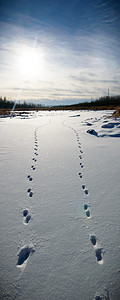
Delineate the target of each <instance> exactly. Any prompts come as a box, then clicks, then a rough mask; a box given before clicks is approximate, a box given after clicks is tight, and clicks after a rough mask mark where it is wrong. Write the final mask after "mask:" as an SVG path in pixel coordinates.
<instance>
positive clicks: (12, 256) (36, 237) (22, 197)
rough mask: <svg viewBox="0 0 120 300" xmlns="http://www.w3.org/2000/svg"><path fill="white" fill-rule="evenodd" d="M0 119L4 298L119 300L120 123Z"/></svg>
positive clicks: (103, 114) (91, 117) (63, 116)
mask: <svg viewBox="0 0 120 300" xmlns="http://www.w3.org/2000/svg"><path fill="white" fill-rule="evenodd" d="M109 115H111V112H110V111H100V112H99V111H79V112H78V111H73V112H72V111H66V112H65V111H59V112H55V111H51V112H49V111H45V112H31V113H30V114H28V115H25V114H21V115H17V114H16V116H15V117H14V118H0V233H1V239H0V269H1V271H0V299H18V300H22V299H25V300H28V299H29V300H33V299H35V300H39V299H42V300H47V299H49V300H73V299H75V300H77V299H79V300H93V299H96V300H101V299H102V300H105V299H106V300H110V299H111V300H118V299H119V298H120V232H119V229H120V228H119V225H120V183H119V182H120V119H116V120H115V119H113V118H109Z"/></svg>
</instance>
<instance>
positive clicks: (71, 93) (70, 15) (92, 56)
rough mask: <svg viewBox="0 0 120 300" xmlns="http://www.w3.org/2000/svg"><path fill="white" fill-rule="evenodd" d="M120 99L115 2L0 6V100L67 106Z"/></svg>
mask: <svg viewBox="0 0 120 300" xmlns="http://www.w3.org/2000/svg"><path fill="white" fill-rule="evenodd" d="M108 89H109V94H110V95H111V96H113V95H120V2H119V1H116V0H114V1H113V0H82V1H81V0H69V1H68V0H34V1H33V0H18V1H16V0H0V96H1V97H7V99H10V100H14V101H28V102H31V101H32V102H34V101H35V102H36V103H41V104H49V105H52V104H72V103H80V102H84V101H91V99H92V100H94V99H98V98H99V97H101V96H107V95H108Z"/></svg>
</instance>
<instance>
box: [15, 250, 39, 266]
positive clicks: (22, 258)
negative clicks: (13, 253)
mask: <svg viewBox="0 0 120 300" xmlns="http://www.w3.org/2000/svg"><path fill="white" fill-rule="evenodd" d="M33 252H35V248H34V246H33V245H29V246H26V245H25V246H24V247H22V248H21V250H20V251H19V253H18V261H17V264H16V265H17V267H20V266H22V265H23V264H24V262H27V260H28V258H29V256H30V255H31V254H32V253H33Z"/></svg>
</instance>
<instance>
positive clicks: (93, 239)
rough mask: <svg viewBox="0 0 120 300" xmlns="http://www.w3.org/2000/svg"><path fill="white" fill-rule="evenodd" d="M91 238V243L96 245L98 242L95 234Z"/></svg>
mask: <svg viewBox="0 0 120 300" xmlns="http://www.w3.org/2000/svg"><path fill="white" fill-rule="evenodd" d="M90 240H91V243H92V244H93V246H95V245H96V243H97V241H96V237H95V235H91V237H90Z"/></svg>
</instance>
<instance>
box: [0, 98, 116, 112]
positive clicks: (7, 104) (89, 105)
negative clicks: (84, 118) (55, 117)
mask: <svg viewBox="0 0 120 300" xmlns="http://www.w3.org/2000/svg"><path fill="white" fill-rule="evenodd" d="M116 106H120V95H118V96H105V97H100V98H99V99H97V100H95V101H91V102H83V103H79V104H73V105H58V106H53V107H49V106H43V105H42V104H34V103H27V102H26V101H24V102H23V103H20V102H19V103H15V102H14V101H12V100H7V99H6V97H4V98H2V97H0V109H9V110H11V109H12V108H13V107H15V109H16V110H17V109H18V110H20V109H21V110H32V109H43V108H44V109H93V108H96V109H97V108H100V107H101V108H107V107H108V108H114V107H116Z"/></svg>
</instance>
